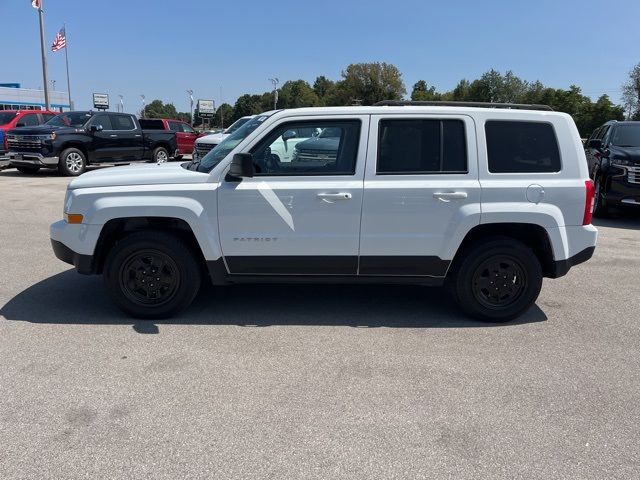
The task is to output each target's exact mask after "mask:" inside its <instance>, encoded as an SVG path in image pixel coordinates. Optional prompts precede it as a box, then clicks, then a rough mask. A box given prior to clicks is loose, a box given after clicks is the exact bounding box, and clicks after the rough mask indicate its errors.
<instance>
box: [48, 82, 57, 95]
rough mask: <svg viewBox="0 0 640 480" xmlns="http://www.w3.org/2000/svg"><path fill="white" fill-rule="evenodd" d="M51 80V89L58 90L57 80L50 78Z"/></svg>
mask: <svg viewBox="0 0 640 480" xmlns="http://www.w3.org/2000/svg"><path fill="white" fill-rule="evenodd" d="M49 81H50V82H51V91H53V92H55V91H56V81H55V80H49Z"/></svg>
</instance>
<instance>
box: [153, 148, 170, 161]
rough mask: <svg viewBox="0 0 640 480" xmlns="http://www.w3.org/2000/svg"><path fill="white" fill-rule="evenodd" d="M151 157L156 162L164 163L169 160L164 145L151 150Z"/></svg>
mask: <svg viewBox="0 0 640 480" xmlns="http://www.w3.org/2000/svg"><path fill="white" fill-rule="evenodd" d="M152 158H153V161H154V162H156V163H166V162H168V161H169V152H168V151H167V149H166V148H164V147H158V148H156V149H155V150H154V151H153V155H152Z"/></svg>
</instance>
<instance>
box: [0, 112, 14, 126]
mask: <svg viewBox="0 0 640 480" xmlns="http://www.w3.org/2000/svg"><path fill="white" fill-rule="evenodd" d="M15 116H16V112H0V125H6V124H7V123H9V122H10V121H11V120H13V118H14V117H15Z"/></svg>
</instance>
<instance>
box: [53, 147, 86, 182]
mask: <svg viewBox="0 0 640 480" xmlns="http://www.w3.org/2000/svg"><path fill="white" fill-rule="evenodd" d="M86 169H87V159H86V157H85V156H84V153H82V150H78V149H77V148H67V149H66V150H64V151H63V152H62V154H61V155H60V161H59V162H58V172H60V175H64V176H65V177H77V176H78V175H80V174H82V173H84V171H85V170H86Z"/></svg>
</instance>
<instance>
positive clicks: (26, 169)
mask: <svg viewBox="0 0 640 480" xmlns="http://www.w3.org/2000/svg"><path fill="white" fill-rule="evenodd" d="M16 170H18V171H19V172H20V173H24V174H26V175H30V174H33V173H37V172H39V171H40V167H24V166H23V167H16Z"/></svg>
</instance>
